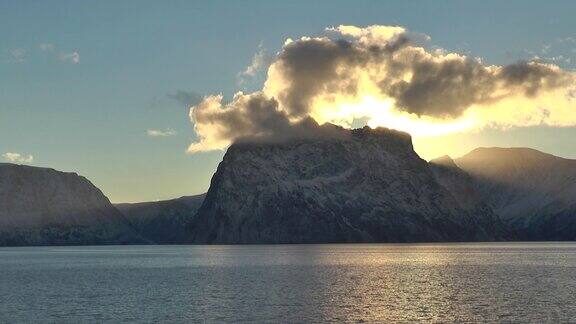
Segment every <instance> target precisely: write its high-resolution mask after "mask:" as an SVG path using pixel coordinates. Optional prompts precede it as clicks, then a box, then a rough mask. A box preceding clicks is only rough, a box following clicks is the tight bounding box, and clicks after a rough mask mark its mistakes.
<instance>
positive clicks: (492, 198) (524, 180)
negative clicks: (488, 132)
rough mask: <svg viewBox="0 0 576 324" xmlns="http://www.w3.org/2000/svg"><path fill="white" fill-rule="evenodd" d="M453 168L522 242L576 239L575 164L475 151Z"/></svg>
mask: <svg viewBox="0 0 576 324" xmlns="http://www.w3.org/2000/svg"><path fill="white" fill-rule="evenodd" d="M455 163H456V164H457V165H458V167H460V168H461V169H462V170H464V171H466V172H467V173H469V174H470V175H472V176H473V177H475V178H476V179H477V181H478V188H479V190H480V191H481V193H482V195H483V197H484V199H485V201H486V202H487V203H488V204H489V205H490V206H491V207H492V208H493V209H494V211H495V212H496V213H497V214H499V215H500V216H501V217H502V219H503V220H504V221H505V222H506V223H508V224H509V226H510V227H511V228H512V229H513V230H514V231H516V232H517V233H518V234H519V235H520V238H521V239H523V240H576V160H570V159H564V158H560V157H557V156H554V155H550V154H546V153H542V152H540V151H537V150H534V149H529V148H478V149H475V150H474V151H472V152H470V153H469V154H467V155H465V156H463V157H461V158H459V159H456V160H455Z"/></svg>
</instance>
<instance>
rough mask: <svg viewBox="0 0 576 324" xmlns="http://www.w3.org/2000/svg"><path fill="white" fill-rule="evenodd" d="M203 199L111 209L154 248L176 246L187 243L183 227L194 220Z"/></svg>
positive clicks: (192, 197) (185, 199)
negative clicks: (122, 216) (159, 245)
mask: <svg viewBox="0 0 576 324" xmlns="http://www.w3.org/2000/svg"><path fill="white" fill-rule="evenodd" d="M204 196H205V194H202V195H197V196H188V197H181V198H177V199H171V200H164V201H155V202H143V203H135V204H116V205H115V206H116V208H118V210H120V211H121V212H122V214H124V216H125V217H126V218H127V220H128V221H129V222H130V224H131V225H132V227H133V228H134V229H136V231H138V233H140V234H141V235H142V236H144V237H146V238H147V239H149V240H151V241H152V242H154V243H158V244H178V243H186V242H188V241H189V238H190V233H189V232H188V231H187V229H186V223H187V222H188V221H189V220H190V219H191V218H192V216H194V214H195V213H196V210H197V209H198V208H199V207H200V205H201V204H202V201H203V200H204Z"/></svg>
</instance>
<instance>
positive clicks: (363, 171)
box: [189, 127, 508, 243]
mask: <svg viewBox="0 0 576 324" xmlns="http://www.w3.org/2000/svg"><path fill="white" fill-rule="evenodd" d="M337 135H338V136H323V137H317V138H311V137H307V138H301V139H297V138H294V139H291V140H288V141H284V142H269V143H267V142H265V141H261V142H257V143H255V142H252V143H250V142H241V143H236V144H234V145H232V146H231V147H230V148H229V149H228V151H227V152H226V155H225V156H224V159H223V161H222V162H221V163H220V165H219V166H218V170H217V171H216V174H215V175H214V176H213V178H212V183H211V185H210V189H209V191H208V193H207V195H206V199H205V200H204V202H203V204H202V206H201V207H200V209H199V210H198V213H197V214H196V216H195V217H194V218H193V219H192V221H191V224H190V227H189V229H190V231H191V241H192V242H193V243H330V242H440V241H492V240H502V239H506V238H508V234H507V232H506V230H505V229H504V228H502V226H501V222H500V220H499V219H498V217H497V216H496V215H495V214H494V213H493V212H492V211H491V210H490V209H489V208H486V206H484V205H482V204H475V203H468V202H461V201H458V199H459V197H458V196H456V195H455V194H454V193H453V192H452V191H451V190H450V188H448V186H447V185H446V183H444V182H442V181H439V179H438V174H437V173H436V172H435V171H434V168H433V167H431V166H430V165H429V164H428V163H427V162H426V161H424V160H422V159H420V157H418V155H417V154H416V153H415V152H414V150H413V148H412V142H411V138H410V136H409V135H408V134H405V133H402V132H397V131H393V130H389V129H384V128H378V129H370V128H368V127H365V128H363V129H357V130H352V131H349V130H344V129H339V130H338V133H337Z"/></svg>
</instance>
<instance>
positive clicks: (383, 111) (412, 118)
mask: <svg viewBox="0 0 576 324" xmlns="http://www.w3.org/2000/svg"><path fill="white" fill-rule="evenodd" d="M312 117H313V118H314V119H316V120H317V121H318V122H319V123H326V122H329V123H333V124H337V125H340V126H343V127H351V125H352V123H353V121H354V120H355V119H361V118H362V119H366V120H367V125H368V126H369V127H371V128H376V127H386V128H391V129H396V130H400V131H403V132H407V133H409V134H410V135H412V136H414V137H433V136H443V135H448V134H454V133H460V132H465V131H469V130H471V129H473V128H475V127H476V126H477V125H476V122H475V118H474V117H473V116H472V114H467V115H464V116H462V117H459V118H457V119H439V118H432V117H427V116H418V115H416V114H410V113H407V112H403V111H400V110H398V109H396V108H395V105H394V100H393V99H379V98H376V97H373V96H365V97H362V99H361V100H360V101H355V102H354V101H346V100H342V101H340V102H338V101H336V102H316V103H315V109H313V112H312Z"/></svg>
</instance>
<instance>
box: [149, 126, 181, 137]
mask: <svg viewBox="0 0 576 324" xmlns="http://www.w3.org/2000/svg"><path fill="white" fill-rule="evenodd" d="M146 135H148V136H149V137H169V136H174V135H176V131H175V130H173V129H171V128H166V129H165V130H160V129H149V130H147V131H146Z"/></svg>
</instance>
